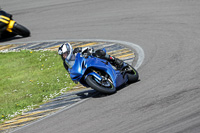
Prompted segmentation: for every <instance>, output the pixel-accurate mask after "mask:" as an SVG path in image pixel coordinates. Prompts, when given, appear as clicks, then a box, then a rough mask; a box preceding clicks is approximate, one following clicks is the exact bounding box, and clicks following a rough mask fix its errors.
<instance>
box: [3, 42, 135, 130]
mask: <svg viewBox="0 0 200 133" xmlns="http://www.w3.org/2000/svg"><path fill="white" fill-rule="evenodd" d="M66 42H69V43H70V44H71V45H72V47H73V48H76V47H93V48H94V49H95V50H97V49H102V48H105V49H106V51H107V53H108V54H110V55H112V56H114V57H116V58H119V59H121V60H124V61H125V62H126V63H129V64H132V62H133V60H134V59H135V57H136V56H137V55H135V53H134V52H133V50H132V49H130V48H128V47H126V46H124V45H123V44H120V43H115V42H107V41H44V42H30V43H21V44H9V45H0V51H1V52H7V51H16V50H22V49H28V50H53V51H57V49H58V47H59V46H60V45H61V44H63V43H66ZM72 90H73V91H72V92H68V93H66V94H63V95H61V96H59V97H56V98H54V99H52V100H50V101H49V102H48V103H45V104H43V105H41V106H40V107H39V108H37V109H34V110H32V111H29V112H26V113H24V114H23V115H21V116H18V117H16V118H14V119H12V120H9V121H6V122H5V123H3V124H1V125H0V133H1V132H4V131H5V132H7V131H11V130H13V129H14V128H16V127H21V126H24V125H27V124H29V123H31V122H33V121H36V120H38V119H39V118H44V117H46V116H48V115H50V114H53V113H55V112H57V111H58V110H61V109H63V108H66V107H69V106H71V105H73V104H75V103H78V102H79V101H81V100H83V99H87V98H89V97H92V95H94V94H95V93H96V92H95V91H94V90H91V89H87V88H85V87H84V86H82V85H80V84H79V85H77V86H75V87H74V88H73V89H72Z"/></svg>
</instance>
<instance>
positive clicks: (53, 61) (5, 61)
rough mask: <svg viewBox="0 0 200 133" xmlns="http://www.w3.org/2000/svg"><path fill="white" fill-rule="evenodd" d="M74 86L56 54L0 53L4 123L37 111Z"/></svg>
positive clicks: (0, 118) (0, 117) (0, 107)
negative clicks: (33, 110) (34, 110)
mask: <svg viewBox="0 0 200 133" xmlns="http://www.w3.org/2000/svg"><path fill="white" fill-rule="evenodd" d="M74 85H75V84H74V83H73V82H72V81H71V79H70V77H69V75H68V73H67V71H66V70H65V69H64V67H63V64H62V60H61V58H60V56H59V55H57V52H55V51H28V50H23V51H20V52H8V53H0V121H1V122H3V121H4V120H7V119H11V118H12V117H14V116H16V115H19V114H20V113H22V112H24V111H27V110H29V109H32V108H35V107H36V106H37V105H40V104H41V103H44V102H46V101H48V99H50V98H53V97H55V96H58V95H60V94H61V93H63V91H64V92H66V91H68V90H70V89H71V88H72V87H73V86H74ZM63 88H64V89H63ZM1 122H0V123H1Z"/></svg>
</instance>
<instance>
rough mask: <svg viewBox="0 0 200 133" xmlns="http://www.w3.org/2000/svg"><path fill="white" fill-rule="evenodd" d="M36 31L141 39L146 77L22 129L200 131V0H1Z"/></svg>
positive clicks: (37, 36)
mask: <svg viewBox="0 0 200 133" xmlns="http://www.w3.org/2000/svg"><path fill="white" fill-rule="evenodd" d="M0 3H1V7H2V8H3V9H4V10H6V11H8V12H10V13H11V14H13V16H14V20H16V21H17V22H19V23H20V24H22V25H24V26H26V27H27V28H29V29H30V31H31V34H32V35H31V37H29V38H20V37H16V38H14V39H12V40H7V41H4V42H0V44H5V43H18V42H27V41H40V40H60V39H106V40H121V41H127V42H132V43H135V44H138V45H140V46H141V47H142V48H143V50H144V52H145V60H144V61H143V64H142V65H141V66H140V67H139V69H138V72H139V74H140V81H139V82H137V83H135V84H132V85H130V86H127V87H126V88H123V89H121V90H119V91H118V92H117V93H116V94H114V95H110V96H106V97H98V98H91V99H89V100H87V101H85V102H83V103H81V104H79V105H77V106H74V107H73V108H70V109H68V110H65V111H62V112H60V113H58V114H56V115H53V116H51V117H48V118H46V119H43V120H41V121H39V122H37V123H34V124H31V125H29V126H26V127H23V128H20V129H19V130H16V131H15V132H16V133H18V132H19V133H28V132H29V133H31V132H33V133H34V132H43V133H55V132H67V133H80V132H81V133H199V132H200V82H199V80H200V70H199V68H200V54H199V51H200V45H199V42H200V38H199V37H200V26H199V25H200V17H199V14H200V8H199V7H200V1H199V0H123V1H122V0H115V1H114V0H109V1H108V0H101V1H100V0H48V2H47V1H46V0H39V1H32V0H15V1H8V0H1V2H0Z"/></svg>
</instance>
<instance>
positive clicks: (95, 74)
mask: <svg viewBox="0 0 200 133" xmlns="http://www.w3.org/2000/svg"><path fill="white" fill-rule="evenodd" d="M90 75H91V76H94V77H95V78H97V79H98V80H99V81H101V80H102V78H101V76H99V74H97V73H95V72H91V73H88V74H87V75H86V76H85V80H86V78H87V77H88V76H90Z"/></svg>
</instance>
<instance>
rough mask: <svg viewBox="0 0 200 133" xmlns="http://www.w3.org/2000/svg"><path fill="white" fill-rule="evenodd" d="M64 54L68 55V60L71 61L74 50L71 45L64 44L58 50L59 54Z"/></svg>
mask: <svg viewBox="0 0 200 133" xmlns="http://www.w3.org/2000/svg"><path fill="white" fill-rule="evenodd" d="M64 53H67V58H66V59H67V60H70V59H71V57H72V55H73V48H72V46H71V44H70V43H64V44H62V45H61V46H60V47H59V48H58V54H59V55H61V56H62V55H63V54H64Z"/></svg>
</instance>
